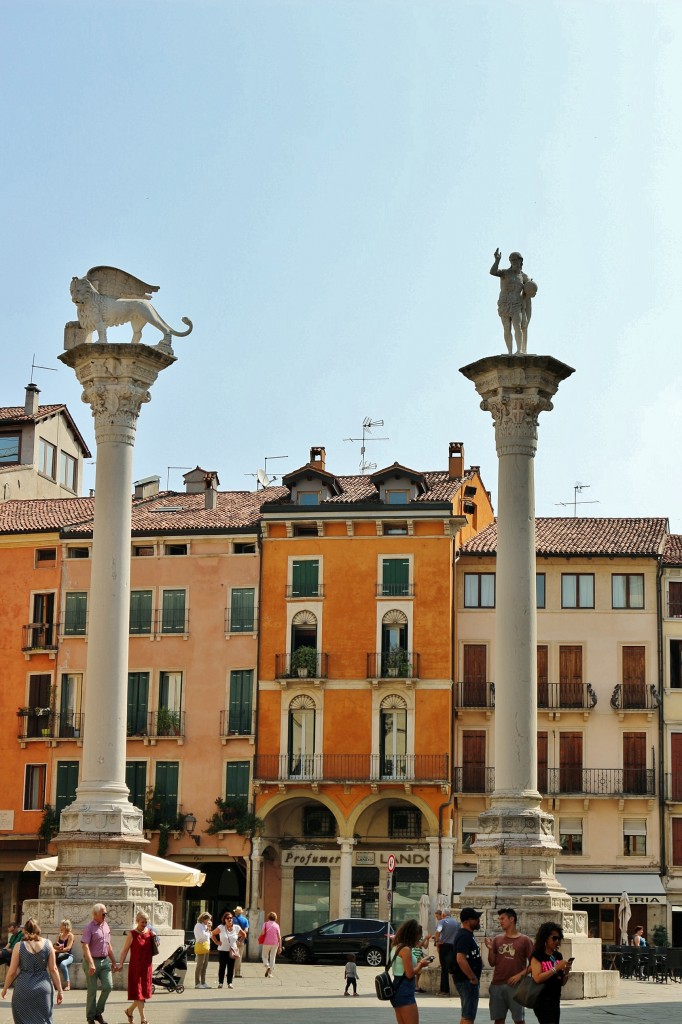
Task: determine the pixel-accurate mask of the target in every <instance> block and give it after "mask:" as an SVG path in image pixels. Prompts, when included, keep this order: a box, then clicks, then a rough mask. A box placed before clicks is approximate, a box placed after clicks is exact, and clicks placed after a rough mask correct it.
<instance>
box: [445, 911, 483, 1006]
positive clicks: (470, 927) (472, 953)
mask: <svg viewBox="0 0 682 1024" xmlns="http://www.w3.org/2000/svg"><path fill="white" fill-rule="evenodd" d="M482 913H483V912H482V911H481V910H474V908H473V907H464V908H463V910H462V911H461V913H460V915H459V919H460V921H461V922H462V927H461V928H460V930H459V933H458V935H457V938H456V939H455V948H454V954H455V964H454V970H453V972H452V976H453V978H454V979H455V988H456V989H457V992H458V994H459V998H460V1000H461V1003H462V1009H461V1011H460V1012H461V1021H460V1024H473V1022H474V1021H475V1019H476V1011H477V1009H478V996H479V991H480V986H479V979H480V977H481V971H482V970H483V961H482V960H481V950H480V949H479V946H478V943H477V942H476V939H475V938H474V935H473V933H474V932H475V931H476V929H477V928H478V927H479V925H480V923H481V915H482Z"/></svg>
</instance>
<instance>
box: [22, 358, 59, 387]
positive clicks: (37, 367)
mask: <svg viewBox="0 0 682 1024" xmlns="http://www.w3.org/2000/svg"><path fill="white" fill-rule="evenodd" d="M34 370H51V371H52V373H56V372H57V367H56V366H41V365H40V363H37V362H36V354H35V352H34V353H33V359H32V360H31V380H30V381H29V383H30V384H32V383H33V371H34Z"/></svg>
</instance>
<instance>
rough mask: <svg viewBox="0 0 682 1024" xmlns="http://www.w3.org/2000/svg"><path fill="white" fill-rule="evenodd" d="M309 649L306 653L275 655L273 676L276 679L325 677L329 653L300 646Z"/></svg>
mask: <svg viewBox="0 0 682 1024" xmlns="http://www.w3.org/2000/svg"><path fill="white" fill-rule="evenodd" d="M300 650H305V651H310V652H311V653H310V654H308V655H305V656H303V655H299V653H298V651H294V653H293V654H291V653H289V654H276V655H275V676H276V678H277V679H326V678H327V671H328V669H327V666H328V662H329V655H328V654H322V653H320V652H319V651H315V650H313V648H312V647H300V648H299V651H300Z"/></svg>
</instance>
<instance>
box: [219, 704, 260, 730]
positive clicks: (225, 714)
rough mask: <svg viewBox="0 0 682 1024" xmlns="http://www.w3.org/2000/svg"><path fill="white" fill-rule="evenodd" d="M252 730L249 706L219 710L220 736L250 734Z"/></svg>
mask: <svg viewBox="0 0 682 1024" xmlns="http://www.w3.org/2000/svg"><path fill="white" fill-rule="evenodd" d="M252 731H253V729H252V719H251V708H247V709H241V708H240V710H239V711H230V710H229V709H227V708H226V709H225V710H224V711H221V712H220V735H221V736H250V735H251V733H252Z"/></svg>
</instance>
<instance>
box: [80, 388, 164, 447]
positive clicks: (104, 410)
mask: <svg viewBox="0 0 682 1024" xmlns="http://www.w3.org/2000/svg"><path fill="white" fill-rule="evenodd" d="M81 397H82V400H83V401H84V402H85V403H86V404H87V405H89V406H90V408H91V409H92V415H93V417H94V420H95V434H96V437H97V440H98V442H100V441H123V442H124V443H128V444H132V443H133V441H134V438H135V430H136V428H137V418H138V416H139V415H140V409H141V407H142V406H143V405H144V404H145V403H147V402H150V401H151V397H152V396H151V395H150V393H149V390H148V387H147V384H146V382H145V381H140V380H133V379H131V378H127V379H124V380H122V381H118V382H115V381H113V380H110V381H106V382H104V381H103V380H102V379H101V378H100V379H97V380H95V381H93V382H92V383H90V384H86V385H85V386H84V388H83V394H82V396H81Z"/></svg>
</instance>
